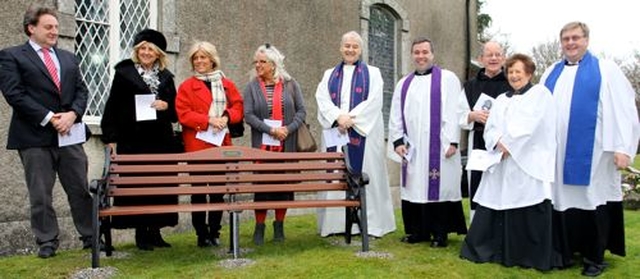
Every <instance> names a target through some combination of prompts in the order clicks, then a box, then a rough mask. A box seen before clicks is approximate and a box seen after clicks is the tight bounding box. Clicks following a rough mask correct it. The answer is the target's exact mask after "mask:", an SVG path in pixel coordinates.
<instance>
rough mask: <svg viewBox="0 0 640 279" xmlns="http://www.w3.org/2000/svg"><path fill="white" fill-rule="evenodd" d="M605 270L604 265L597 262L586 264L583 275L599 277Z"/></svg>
mask: <svg viewBox="0 0 640 279" xmlns="http://www.w3.org/2000/svg"><path fill="white" fill-rule="evenodd" d="M603 271H604V266H602V265H595V264H585V265H584V268H583V269H582V275H584V276H589V277H597V276H599V275H600V274H602V272H603Z"/></svg>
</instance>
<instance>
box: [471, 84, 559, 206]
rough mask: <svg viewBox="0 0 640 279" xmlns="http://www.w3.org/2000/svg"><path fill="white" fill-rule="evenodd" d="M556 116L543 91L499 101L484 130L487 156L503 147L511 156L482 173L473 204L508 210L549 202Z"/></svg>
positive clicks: (538, 87)
mask: <svg viewBox="0 0 640 279" xmlns="http://www.w3.org/2000/svg"><path fill="white" fill-rule="evenodd" d="M555 114H556V112H555V105H554V102H553V96H551V92H549V90H547V88H546V87H544V86H543V85H534V86H533V87H531V88H530V89H529V90H527V91H526V92H525V93H524V94H522V95H513V96H512V97H511V98H509V97H507V95H506V94H502V95H500V96H498V98H497V99H496V101H495V102H494V106H493V107H492V108H491V114H490V116H489V119H488V120H487V124H486V125H485V130H484V140H485V143H486V148H487V150H494V149H496V148H497V144H498V142H502V144H503V145H504V146H505V147H506V148H507V150H509V153H510V155H509V156H508V157H507V158H506V159H503V160H502V161H501V162H500V163H498V164H497V165H495V166H493V167H492V168H490V169H489V170H488V171H485V172H484V174H483V175H482V180H481V181H480V185H479V186H478V191H477V192H476V195H475V197H474V199H473V201H475V202H477V203H478V204H480V205H482V206H484V207H488V208H491V209H494V210H506V209H515V208H523V207H527V206H531V205H535V204H539V203H541V202H543V201H544V200H551V184H552V182H553V179H554V171H555V155H556V154H555V153H556V136H555V131H556V128H555V121H556V117H555Z"/></svg>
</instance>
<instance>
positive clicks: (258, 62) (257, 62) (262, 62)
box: [253, 60, 269, 65]
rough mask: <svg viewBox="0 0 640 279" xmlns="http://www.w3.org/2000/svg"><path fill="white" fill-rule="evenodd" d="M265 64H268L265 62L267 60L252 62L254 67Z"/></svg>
mask: <svg viewBox="0 0 640 279" xmlns="http://www.w3.org/2000/svg"><path fill="white" fill-rule="evenodd" d="M267 63H269V61H267V60H256V61H253V64H254V65H256V64H267Z"/></svg>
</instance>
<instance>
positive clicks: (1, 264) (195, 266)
mask: <svg viewBox="0 0 640 279" xmlns="http://www.w3.org/2000/svg"><path fill="white" fill-rule="evenodd" d="M397 213H398V214H397V216H396V218H397V220H398V230H396V232H394V233H392V234H388V235H386V236H385V237H383V238H381V239H375V240H372V241H371V250H372V251H375V252H384V253H388V254H389V255H390V257H389V258H362V257H358V256H357V255H356V254H357V252H358V251H359V249H360V246H359V241H360V238H358V237H356V238H355V239H354V242H357V243H353V244H352V245H351V246H345V245H343V243H344V241H343V238H340V237H329V238H321V237H319V236H318V235H317V234H316V233H315V232H316V219H315V215H303V216H290V217H287V221H286V222H285V233H286V237H287V239H286V241H285V242H284V243H273V242H271V241H270V239H271V237H272V230H271V226H268V227H267V235H266V238H265V240H266V243H265V245H264V246H262V247H255V246H254V245H253V244H252V243H251V234H252V230H253V224H252V223H251V222H245V223H242V225H241V231H240V238H241V239H240V244H241V247H242V248H243V249H250V251H246V253H244V254H243V255H242V257H243V258H248V259H251V260H253V261H255V262H254V263H253V264H251V265H248V266H243V267H239V268H235V269H228V268H225V267H222V266H221V265H220V263H221V262H222V261H223V260H225V259H229V258H230V256H229V255H227V254H226V253H225V252H226V250H228V244H226V242H228V233H227V232H228V227H226V226H225V227H223V233H224V235H223V240H224V242H225V243H224V246H225V247H224V248H214V249H203V248H198V247H196V245H195V243H196V237H195V234H194V233H192V232H191V233H180V234H172V235H168V236H167V237H165V239H166V240H167V241H168V242H169V243H171V244H172V245H173V247H172V248H164V249H156V250H155V251H151V252H146V251H140V250H138V249H137V248H136V247H135V245H134V244H133V243H115V245H116V249H117V252H119V253H123V252H126V253H128V254H129V257H128V258H121V259H115V258H104V257H102V258H101V265H102V266H103V267H104V266H112V267H115V268H117V269H118V273H117V276H116V277H115V278H492V279H497V278H539V277H543V276H544V277H545V278H578V277H581V276H580V270H581V267H580V266H575V267H573V268H570V269H566V270H554V271H551V272H545V273H542V272H538V271H536V270H532V269H522V268H517V267H514V268H506V267H503V266H501V265H498V264H475V263H472V262H469V261H466V260H462V259H460V258H459V257H458V254H459V250H460V245H461V241H462V240H463V237H464V236H457V235H456V236H454V235H450V240H451V241H450V245H449V247H447V248H444V249H437V248H430V247H429V245H428V243H422V244H414V245H411V244H404V243H401V242H400V241H399V239H400V237H401V236H402V235H403V232H402V229H401V228H402V226H401V222H400V218H399V211H398V212H397ZM625 222H626V244H627V256H626V257H624V258H623V257H618V256H614V255H611V254H608V253H607V254H606V256H605V259H606V260H607V261H608V262H609V263H610V267H609V268H608V269H607V270H606V271H605V273H604V275H603V276H602V278H638V276H640V211H626V212H625ZM90 265H91V258H90V252H89V251H88V250H69V251H58V255H57V256H55V257H53V258H50V259H39V258H38V257H36V256H35V255H27V256H12V257H3V258H0V278H68V277H69V276H71V275H72V274H74V273H75V272H76V271H78V270H80V269H84V268H87V267H89V266H90Z"/></svg>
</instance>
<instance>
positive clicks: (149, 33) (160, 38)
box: [133, 29, 167, 52]
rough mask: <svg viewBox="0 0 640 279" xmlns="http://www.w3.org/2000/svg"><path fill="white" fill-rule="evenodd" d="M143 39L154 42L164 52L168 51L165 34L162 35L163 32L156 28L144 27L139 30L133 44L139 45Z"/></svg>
mask: <svg viewBox="0 0 640 279" xmlns="http://www.w3.org/2000/svg"><path fill="white" fill-rule="evenodd" d="M142 41H147V42H149V43H152V44H154V45H156V46H157V47H158V48H160V49H161V50H162V51H164V52H166V51H167V39H165V38H164V35H162V33H160V32H158V31H156V30H153V29H144V30H142V31H140V32H138V34H136V36H135V38H134V39H133V45H134V46H137V45H138V44H139V43H141V42H142Z"/></svg>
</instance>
